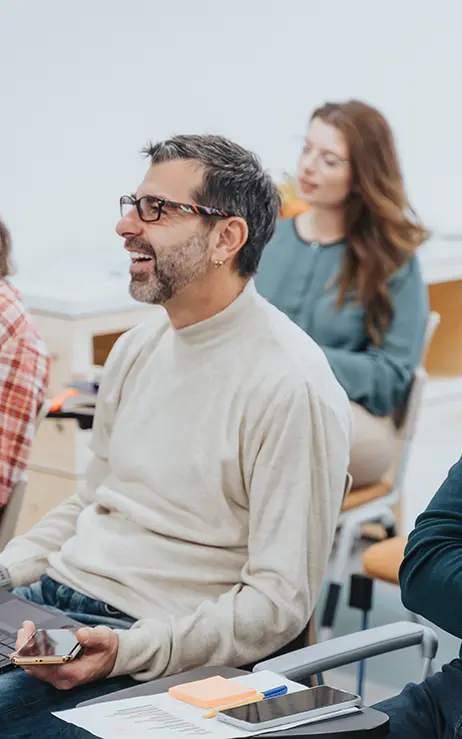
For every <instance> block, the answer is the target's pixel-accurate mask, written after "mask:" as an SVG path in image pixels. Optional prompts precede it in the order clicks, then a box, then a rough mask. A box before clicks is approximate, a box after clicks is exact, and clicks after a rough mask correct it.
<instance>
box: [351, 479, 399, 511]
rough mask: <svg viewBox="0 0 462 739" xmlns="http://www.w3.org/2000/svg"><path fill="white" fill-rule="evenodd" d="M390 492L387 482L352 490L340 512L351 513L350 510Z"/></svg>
mask: <svg viewBox="0 0 462 739" xmlns="http://www.w3.org/2000/svg"><path fill="white" fill-rule="evenodd" d="M390 491H391V485H390V484H389V483H388V482H378V483H377V484H376V485H371V486H370V487H368V488H357V489H356V490H354V489H353V490H352V491H351V493H349V494H348V495H347V497H346V500H345V502H344V504H343V506H342V512H345V511H351V509H352V508H358V506H362V505H365V504H366V503H370V502H371V501H372V500H376V499H378V498H383V497H384V496H385V495H388V493H389V492H390Z"/></svg>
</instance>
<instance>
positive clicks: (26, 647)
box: [11, 629, 81, 665]
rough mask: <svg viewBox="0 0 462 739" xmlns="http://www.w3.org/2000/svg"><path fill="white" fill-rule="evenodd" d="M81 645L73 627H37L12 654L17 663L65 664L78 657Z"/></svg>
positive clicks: (13, 660)
mask: <svg viewBox="0 0 462 739" xmlns="http://www.w3.org/2000/svg"><path fill="white" fill-rule="evenodd" d="M80 650H81V646H80V644H79V642H78V641H77V637H76V635H75V632H74V631H72V630H71V629H37V631H36V632H35V633H34V634H32V636H31V637H30V638H29V639H28V640H27V641H26V642H25V643H24V644H23V645H22V647H20V648H19V649H18V650H17V651H16V652H14V653H13V654H12V656H11V661H12V662H13V663H14V664H15V665H63V664H65V663H66V662H71V660H73V659H75V657H77V655H78V653H79V652H80Z"/></svg>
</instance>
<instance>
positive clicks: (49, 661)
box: [11, 644, 81, 665]
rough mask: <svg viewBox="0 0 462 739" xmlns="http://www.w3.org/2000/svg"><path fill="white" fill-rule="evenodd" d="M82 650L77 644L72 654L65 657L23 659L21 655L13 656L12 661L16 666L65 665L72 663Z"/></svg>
mask: <svg viewBox="0 0 462 739" xmlns="http://www.w3.org/2000/svg"><path fill="white" fill-rule="evenodd" d="M80 650H81V646H80V644H76V646H75V647H74V649H73V650H72V652H70V653H69V654H64V655H53V656H42V657H22V656H21V655H20V654H19V655H16V654H13V656H12V657H11V661H12V662H13V664H15V665H65V664H67V662H71V661H72V660H73V659H74V658H75V657H76V656H77V655H78V653H79V652H80Z"/></svg>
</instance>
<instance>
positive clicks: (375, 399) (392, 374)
mask: <svg viewBox="0 0 462 739" xmlns="http://www.w3.org/2000/svg"><path fill="white" fill-rule="evenodd" d="M389 290H390V296H391V301H392V305H393V312H394V314H393V319H392V321H391V323H390V326H389V328H388V330H387V331H386V333H385V336H384V340H383V342H382V344H381V346H374V345H372V344H370V345H369V346H368V348H367V349H366V350H365V351H361V352H359V351H350V350H348V349H342V348H337V347H326V346H323V347H322V348H323V350H324V352H325V354H326V356H327V359H328V360H329V363H330V365H331V367H332V369H333V371H334V374H335V376H336V377H337V380H338V381H339V382H340V384H341V385H342V387H343V388H344V389H345V391H346V393H347V395H348V397H349V398H350V400H352V401H355V402H356V403H359V405H362V406H363V407H364V408H366V410H368V411H369V412H370V413H372V414H373V415H376V416H388V415H390V414H391V413H392V412H393V411H394V409H395V408H396V406H397V405H398V403H399V401H400V400H401V399H402V397H403V396H404V394H405V392H406V390H407V388H408V387H409V384H410V382H411V380H412V377H413V374H414V372H415V368H416V367H417V365H418V363H419V361H420V358H421V353H422V348H423V341H424V336H425V329H426V324H427V319H428V296H427V290H426V287H425V285H424V283H423V281H422V277H421V274H420V268H419V264H418V261H417V259H416V258H414V259H412V260H411V261H410V262H408V263H407V264H405V265H404V266H403V267H402V268H401V269H400V270H399V272H398V273H397V274H396V275H395V276H394V277H393V278H392V279H391V280H390V283H389Z"/></svg>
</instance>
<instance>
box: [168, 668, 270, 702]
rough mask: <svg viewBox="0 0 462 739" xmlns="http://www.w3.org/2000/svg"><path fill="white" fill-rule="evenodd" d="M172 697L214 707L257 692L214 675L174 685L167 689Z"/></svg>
mask: <svg viewBox="0 0 462 739" xmlns="http://www.w3.org/2000/svg"><path fill="white" fill-rule="evenodd" d="M168 694H169V695H170V696H171V697H172V698H177V699H178V700H180V701H184V702H185V703H190V704H191V705H192V706H197V707H198V708H215V707H216V706H222V705H224V704H227V703H232V702H234V701H240V700H243V701H244V700H247V699H248V698H252V697H253V696H255V695H256V694H257V691H256V690H254V689H253V688H246V687H245V686H243V685H239V683H237V682H235V681H234V680H227V679H226V678H225V677H220V676H219V675H216V676H215V677H207V678H205V680H195V681H194V682H191V683H183V684H182V685H175V686H173V687H172V688H169V689H168Z"/></svg>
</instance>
